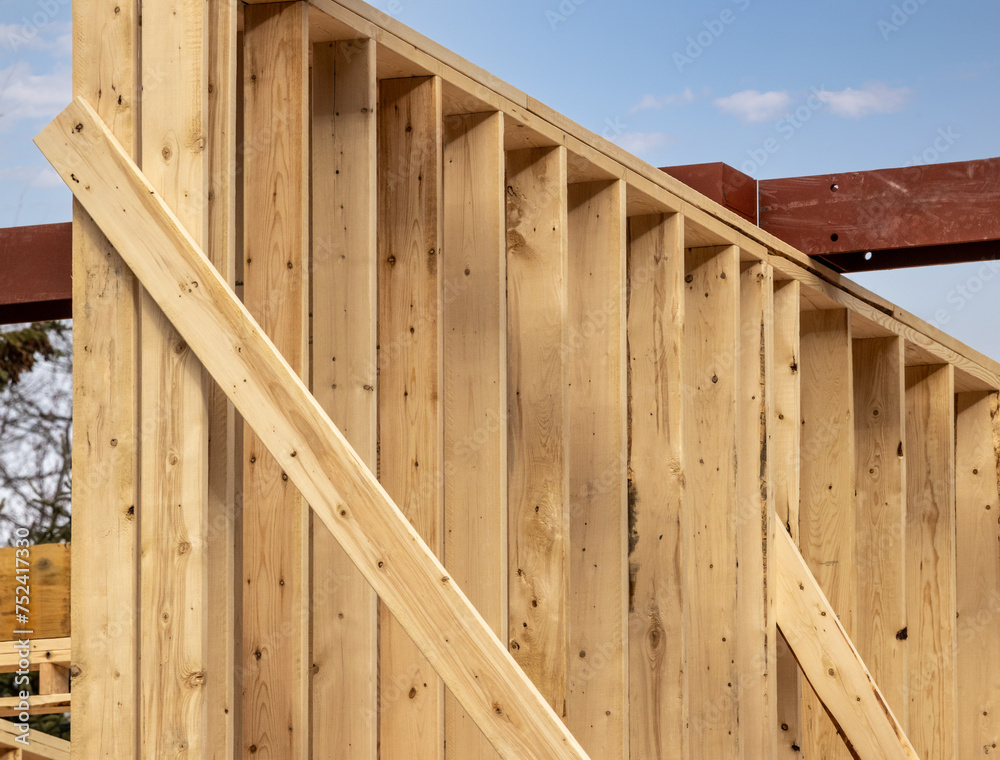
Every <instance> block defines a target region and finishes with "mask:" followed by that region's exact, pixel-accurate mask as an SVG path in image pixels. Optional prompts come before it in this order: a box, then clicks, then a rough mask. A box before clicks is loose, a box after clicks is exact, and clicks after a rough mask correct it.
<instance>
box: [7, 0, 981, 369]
mask: <svg viewBox="0 0 1000 760" xmlns="http://www.w3.org/2000/svg"><path fill="white" fill-rule="evenodd" d="M375 5H376V7H378V8H380V9H381V10H383V11H385V12H387V13H389V14H390V15H392V16H395V17H396V18H397V19H399V20H400V21H402V22H403V23H405V24H408V25H409V26H412V27H414V28H415V29H417V30H418V31H420V32H422V33H424V34H426V35H427V36H429V37H431V38H432V39H434V40H436V41H438V42H440V43H441V44H443V45H444V46H446V47H448V48H451V49H452V50H454V51H456V52H457V53H459V54H461V55H463V56H465V57H466V58H468V59H469V60H471V61H473V62H474V63H477V64H479V65H480V66H482V67H483V68H485V69H487V70H488V71H490V72H492V73H493V74H496V75H497V76H499V77H501V78H502V79H505V80H507V81H508V82H510V83H511V84H513V85H515V86H517V87H519V88H520V89H522V90H524V91H526V92H528V93H529V94H531V95H532V96H534V97H536V98H538V99H539V100H542V101H543V102H545V103H547V104H549V105H550V106H552V107H553V108H556V109H557V110H559V111H562V112H563V113H565V114H566V115H567V116H569V117H570V118H572V119H573V120H575V121H577V122H579V123H580V124H582V125H583V126H585V127H587V128H589V129H591V130H593V131H595V132H597V133H599V134H603V135H604V136H606V137H608V138H610V139H613V140H614V141H616V142H618V143H619V144H621V145H622V146H624V147H626V148H628V149H629V150H631V151H632V152H634V153H636V154H637V155H639V156H640V157H641V158H644V159H646V160H647V161H649V162H650V163H653V164H655V165H666V164H682V163H697V162H702V161H725V162H726V163H729V164H731V165H733V166H735V167H737V168H740V169H742V170H744V171H746V172H747V173H749V174H751V175H752V176H754V177H756V178H758V179H766V178H771V177H784V176H796V175H804V174H819V173H829V172H843V171H855V170H864V169H877V168H884V167H893V166H904V165H908V164H913V163H940V162H946V161H963V160H969V159H976V158H986V157H992V156H1000V129H998V128H997V126H996V125H997V124H998V122H1000V50H998V48H997V44H996V41H997V34H998V30H1000V3H997V2H996V0H947V2H946V0H903V1H899V0H865V1H864V2H862V1H861V0H840V1H839V2H825V3H821V2H804V1H803V0H771V1H770V2H764V0H714V1H713V2H696V3H680V2H676V1H673V0H671V1H668V2H663V1H662V0H661V1H660V2H655V3H654V2H623V1H622V0H618V2H612V1H611V0H502V1H501V0H485V1H484V2H477V3H469V2H467V0H466V1H465V2H459V0H379V1H378V2H376V3H375ZM25 24H27V26H26V27H25ZM70 31H71V30H70V8H69V0H3V1H2V3H0V226H10V225H16V224H37V223H43V222H53V221H63V220H66V219H68V218H69V216H70V201H69V193H68V191H66V190H64V189H62V188H61V186H60V183H59V182H58V180H57V178H56V177H55V175H54V173H52V172H51V170H49V169H48V168H47V166H46V164H45V161H44V159H43V158H42V157H41V156H40V155H39V154H38V153H37V151H36V150H35V148H34V146H33V145H32V144H31V137H32V135H34V134H35V132H37V131H38V129H39V128H40V127H41V126H42V125H43V124H44V123H45V121H46V120H47V119H48V118H51V116H53V115H55V113H56V112H57V111H58V110H59V109H60V108H61V107H62V106H63V105H64V104H65V103H66V102H67V101H68V99H69V94H70V50H69V48H70V45H69V39H70V36H69V35H70ZM942 135H946V136H947V139H940V138H941V136H942ZM769 138H774V139H776V141H777V144H778V150H777V151H775V152H773V153H768V154H766V155H762V151H761V150H760V149H761V148H762V146H763V145H764V144H765V142H766V141H768V140H769ZM998 213H1000V210H998ZM855 279H857V280H858V281H860V282H861V283H862V284H864V285H866V286H867V287H870V288H872V289H873V290H875V291H876V292H878V293H879V294H880V295H883V296H885V297H886V298H889V299H890V300H892V301H894V302H896V303H898V304H899V305H900V306H903V307H904V308H906V309H908V310H909V311H912V312H914V313H916V314H918V315H919V316H921V317H923V318H925V319H927V320H928V321H933V322H934V323H935V324H937V325H938V326H940V327H942V329H944V330H946V331H948V332H950V333H952V334H954V335H956V336H957V337H959V338H960V339H962V340H964V341H965V342H967V343H969V344H970V345H972V346H974V347H976V348H978V349H980V350H981V351H984V352H985V353H988V354H990V355H991V356H994V357H998V358H1000V330H998V329H997V328H998V326H1000V269H998V268H996V267H993V268H990V267H986V268H984V267H982V266H981V265H961V266H950V267H933V268H928V269H919V270H908V271H896V272H890V273H884V274H883V273H873V274H868V275H856V276H855Z"/></svg>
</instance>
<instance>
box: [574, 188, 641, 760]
mask: <svg viewBox="0 0 1000 760" xmlns="http://www.w3.org/2000/svg"><path fill="white" fill-rule="evenodd" d="M568 204H569V205H568V208H569V213H568V220H567V221H568V229H569V236H568V239H569V260H570V261H572V262H573V266H570V267H569V268H568V270H567V285H568V287H567V291H568V299H567V300H568V309H567V320H568V329H569V340H568V342H567V343H566V346H565V348H564V351H563V354H564V357H565V361H566V382H567V385H568V391H567V393H568V402H569V420H568V422H569V426H568V430H569V449H568V453H569V457H568V466H569V489H570V490H569V497H570V498H569V505H570V575H569V625H568V634H569V643H568V647H567V649H568V658H569V669H568V671H567V685H566V722H567V725H568V726H569V727H570V730H572V731H573V735H574V736H576V737H577V739H578V740H579V741H580V744H582V745H583V746H584V747H585V748H586V750H587V752H588V753H589V754H591V755H593V756H594V757H600V758H607V760H616V759H617V758H622V759H626V758H628V757H629V750H628V737H629V729H628V725H629V722H628V654H627V650H626V647H627V643H628V642H627V639H628V632H627V628H626V625H627V615H628V588H629V587H628V574H627V567H626V562H627V558H628V545H629V539H628V471H627V463H628V440H627V438H628V429H627V428H628V419H627V404H628V388H627V378H626V374H625V373H626V369H627V366H628V362H627V360H626V354H627V343H626V337H625V319H626V314H625V308H626V303H627V301H626V295H625V294H626V279H627V275H626V272H627V269H626V249H625V234H626V218H625V183H624V182H622V181H621V180H612V181H611V182H589V183H579V184H572V185H570V186H569V188H568Z"/></svg>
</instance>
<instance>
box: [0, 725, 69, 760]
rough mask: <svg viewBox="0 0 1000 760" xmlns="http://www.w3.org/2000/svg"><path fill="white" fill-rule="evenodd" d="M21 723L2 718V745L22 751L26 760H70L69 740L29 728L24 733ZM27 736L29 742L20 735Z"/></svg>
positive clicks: (0, 745)
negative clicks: (21, 739) (21, 738)
mask: <svg viewBox="0 0 1000 760" xmlns="http://www.w3.org/2000/svg"><path fill="white" fill-rule="evenodd" d="M21 725H22V724H20V723H14V722H11V721H9V720H0V747H2V748H5V749H16V750H20V751H21V757H22V758H23V759H24V760H69V756H70V749H69V742H68V741H66V740H65V739H60V738H59V737H57V736H50V735H49V734H46V733H44V732H42V731H36V730H35V729H33V728H32V729H29V730H28V731H27V733H22V732H21V729H20V726H21ZM23 736H27V744H25V743H24V742H21V741H18V740H17V739H18V737H23Z"/></svg>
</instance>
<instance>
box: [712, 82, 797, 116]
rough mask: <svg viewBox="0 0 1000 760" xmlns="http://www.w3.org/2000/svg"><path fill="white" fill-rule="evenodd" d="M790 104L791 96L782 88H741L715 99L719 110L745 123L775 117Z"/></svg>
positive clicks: (782, 112)
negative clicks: (762, 89) (759, 90)
mask: <svg viewBox="0 0 1000 760" xmlns="http://www.w3.org/2000/svg"><path fill="white" fill-rule="evenodd" d="M791 104H792V96H791V95H789V94H788V93H787V92H786V91H784V90H781V91H776V90H771V91H769V92H758V91H757V90H743V91H742V92H737V93H734V94H732V95H728V96H726V97H724V98H716V99H715V105H716V106H718V108H719V110H721V111H723V112H724V113H729V114H732V115H734V116H736V117H737V118H739V120H740V121H742V122H744V123H747V124H753V123H756V122H761V121H770V120H772V119H777V118H779V117H780V116H782V115H783V114H784V113H785V112H786V111H787V110H788V107H789V106H790V105H791Z"/></svg>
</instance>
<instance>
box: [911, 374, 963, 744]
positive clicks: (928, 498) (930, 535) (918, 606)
mask: <svg viewBox="0 0 1000 760" xmlns="http://www.w3.org/2000/svg"><path fill="white" fill-rule="evenodd" d="M903 451H904V452H905V454H906V540H905V546H906V587H905V593H906V619H907V626H906V630H907V638H906V646H907V647H908V648H909V654H908V658H907V668H908V671H909V672H908V675H909V681H908V683H907V697H908V704H909V711H910V715H909V726H910V738H911V739H912V741H913V746H914V747H915V748H916V750H917V751H918V752H919V753H920V754H921V755H922V756H923V757H926V758H928V759H929V760H936V758H939V757H943V758H950V757H955V748H956V739H957V737H956V732H957V721H958V715H957V712H956V705H955V698H956V690H955V649H956V642H957V640H956V638H955V626H956V623H955V613H956V608H955V368H954V367H952V366H951V365H950V364H946V365H942V366H926V367H907V368H906V440H905V443H904V445H903Z"/></svg>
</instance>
